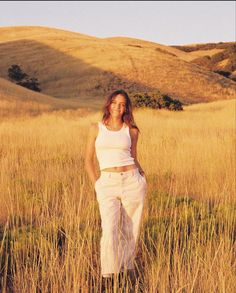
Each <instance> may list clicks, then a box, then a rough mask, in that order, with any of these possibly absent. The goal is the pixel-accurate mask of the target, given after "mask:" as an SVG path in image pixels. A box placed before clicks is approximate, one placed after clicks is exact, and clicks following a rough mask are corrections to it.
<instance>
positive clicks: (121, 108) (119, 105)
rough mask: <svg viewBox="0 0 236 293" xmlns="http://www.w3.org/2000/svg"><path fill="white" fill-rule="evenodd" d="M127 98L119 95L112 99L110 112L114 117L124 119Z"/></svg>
mask: <svg viewBox="0 0 236 293" xmlns="http://www.w3.org/2000/svg"><path fill="white" fill-rule="evenodd" d="M125 104H126V100H125V97H124V96H122V95H117V96H115V97H114V98H113V99H112V102H111V104H110V107H109V112H110V114H111V116H113V117H122V115H123V113H124V112H125V109H126V107H125Z"/></svg>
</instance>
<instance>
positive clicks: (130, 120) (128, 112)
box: [102, 90, 140, 132]
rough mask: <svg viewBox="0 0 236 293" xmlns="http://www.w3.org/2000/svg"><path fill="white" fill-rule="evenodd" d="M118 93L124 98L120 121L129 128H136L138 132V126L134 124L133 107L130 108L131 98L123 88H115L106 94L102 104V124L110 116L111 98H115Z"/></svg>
mask: <svg viewBox="0 0 236 293" xmlns="http://www.w3.org/2000/svg"><path fill="white" fill-rule="evenodd" d="M118 95H122V96H123V97H124V98H125V112H124V113H123V115H122V121H123V122H125V123H126V124H127V125H128V126H129V128H136V129H138V131H139V132H140V130H139V128H138V126H137V125H136V123H135V121H134V117H133V113H132V111H133V108H132V103H131V100H130V98H129V96H128V94H127V92H126V91H124V90H116V91H114V92H112V93H111V94H110V95H108V97H107V99H106V102H105V104H104V106H103V109H102V111H103V117H102V122H103V123H104V124H107V122H108V120H109V117H110V112H109V107H110V105H111V103H112V100H113V98H115V97H116V96H118Z"/></svg>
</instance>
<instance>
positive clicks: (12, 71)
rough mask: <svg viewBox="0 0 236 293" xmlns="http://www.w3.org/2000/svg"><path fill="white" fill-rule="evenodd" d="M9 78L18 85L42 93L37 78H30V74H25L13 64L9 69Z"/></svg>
mask: <svg viewBox="0 0 236 293" xmlns="http://www.w3.org/2000/svg"><path fill="white" fill-rule="evenodd" d="M8 77H9V78H10V80H11V81H13V82H16V84H17V85H20V86H23V87H26V88H28V89H30V90H33V91H35V92H40V91H41V89H40V87H39V81H38V79H37V78H35V77H29V76H28V74H27V73H25V72H23V71H22V69H21V68H20V66H19V65H17V64H13V65H11V67H9V68H8Z"/></svg>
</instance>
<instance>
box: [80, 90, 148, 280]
mask: <svg viewBox="0 0 236 293" xmlns="http://www.w3.org/2000/svg"><path fill="white" fill-rule="evenodd" d="M138 135H139V129H138V127H137V126H136V125H135V122H134V119H133V114H132V105H131V101H130V98H129V96H128V94H127V93H126V92H125V91H124V90H117V91H115V92H113V93H112V94H111V95H110V96H109V97H108V98H107V101H106V103H105V106H104V108H103V118H102V121H99V122H98V123H92V124H91V126H90V130H89V135H88V141H87V149H86V158H85V168H86V171H87V173H88V176H89V178H90V180H91V181H92V183H93V186H94V188H95V192H96V197H97V201H98V203H99V210H100V215H101V225H102V237H101V241H100V249H101V273H102V277H103V278H109V277H112V276H113V277H114V276H117V274H118V273H119V272H122V271H123V272H124V271H127V270H128V272H131V273H132V271H133V270H134V258H135V244H136V242H137V237H138V233H139V227H140V220H141V214H142V210H143V204H144V198H145V194H146V189H147V182H146V178H145V174H144V171H143V169H142V168H141V166H140V164H139V162H138V160H137V150H136V146H137V142H138ZM94 154H96V156H97V159H98V162H99V167H100V171H101V174H100V177H99V178H98V179H97V178H96V173H95V167H94V161H93V160H94Z"/></svg>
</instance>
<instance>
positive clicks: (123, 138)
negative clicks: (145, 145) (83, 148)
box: [95, 122, 134, 170]
mask: <svg viewBox="0 0 236 293" xmlns="http://www.w3.org/2000/svg"><path fill="white" fill-rule="evenodd" d="M98 129H99V131H98V135H97V138H96V140H95V150H96V156H97V159H98V163H99V167H100V170H102V169H104V168H111V167H120V166H126V165H132V164H134V158H133V157H132V156H131V137H130V133H129V126H128V125H126V123H123V126H122V128H121V129H120V130H118V131H113V130H109V129H107V127H106V126H105V125H104V124H103V123H102V122H98Z"/></svg>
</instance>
